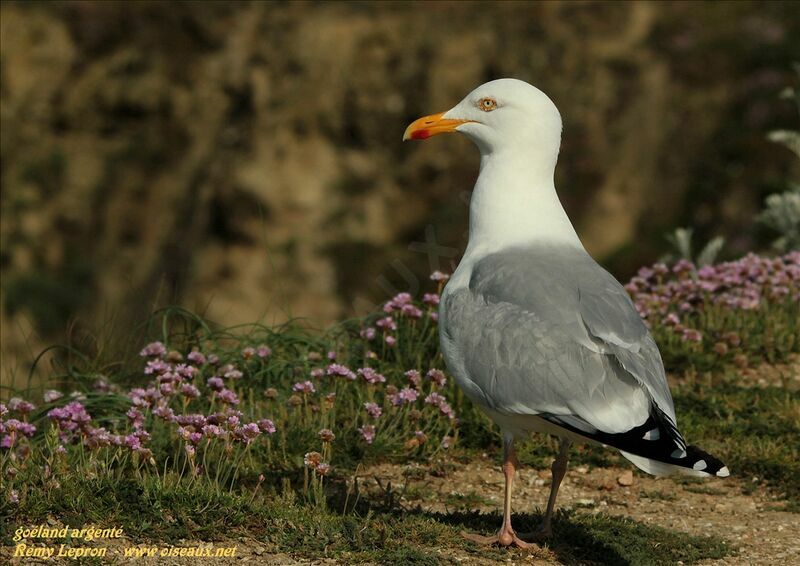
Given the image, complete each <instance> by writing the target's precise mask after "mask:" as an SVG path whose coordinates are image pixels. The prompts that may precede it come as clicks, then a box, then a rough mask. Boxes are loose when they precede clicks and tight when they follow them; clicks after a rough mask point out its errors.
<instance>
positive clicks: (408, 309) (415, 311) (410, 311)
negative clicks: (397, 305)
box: [400, 305, 422, 318]
mask: <svg viewBox="0 0 800 566" xmlns="http://www.w3.org/2000/svg"><path fill="white" fill-rule="evenodd" d="M400 314H402V315H403V316H407V317H409V318H422V311H421V310H420V309H419V308H418V307H416V306H414V305H403V308H401V309H400Z"/></svg>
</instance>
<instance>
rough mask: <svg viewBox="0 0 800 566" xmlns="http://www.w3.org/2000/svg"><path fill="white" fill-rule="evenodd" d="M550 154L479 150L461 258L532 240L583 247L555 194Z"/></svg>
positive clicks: (515, 245)
mask: <svg viewBox="0 0 800 566" xmlns="http://www.w3.org/2000/svg"><path fill="white" fill-rule="evenodd" d="M532 153H533V154H532ZM556 158H557V154H556V155H553V156H550V155H541V154H540V155H538V156H537V155H536V153H534V152H530V151H528V152H526V151H521V150H519V149H514V150H504V151H499V152H498V151H494V152H490V153H483V152H482V155H481V168H480V175H479V176H478V181H477V182H476V183H475V189H474V190H473V192H472V200H471V202H470V211H469V244H468V245H467V249H466V252H465V254H464V257H465V258H468V257H469V258H472V259H477V258H478V257H482V256H484V255H486V254H489V253H492V252H495V251H498V250H501V249H505V248H509V247H520V246H527V245H535V244H555V245H566V246H572V247H578V248H580V249H583V246H582V244H581V242H580V239H579V238H578V235H577V233H576V232H575V229H574V228H573V227H572V223H571V222H570V221H569V218H568V217H567V213H566V212H565V211H564V207H562V206H561V201H559V199H558V195H557V194H556V188H555V183H554V181H553V174H554V171H555V164H556Z"/></svg>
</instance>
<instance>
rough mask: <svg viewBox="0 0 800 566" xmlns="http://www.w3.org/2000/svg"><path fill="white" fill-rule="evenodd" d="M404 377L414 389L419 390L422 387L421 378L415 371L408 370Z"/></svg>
mask: <svg viewBox="0 0 800 566" xmlns="http://www.w3.org/2000/svg"><path fill="white" fill-rule="evenodd" d="M405 376H406V377H407V378H408V381H409V382H411V385H412V386H413V387H414V389H419V388H420V386H421V385H422V376H420V374H419V372H418V371H417V370H415V369H410V370H408V371H407V372H406V373H405Z"/></svg>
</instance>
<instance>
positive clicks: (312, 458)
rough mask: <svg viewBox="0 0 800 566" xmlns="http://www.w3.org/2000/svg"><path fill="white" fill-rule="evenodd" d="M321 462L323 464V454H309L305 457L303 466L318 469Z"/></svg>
mask: <svg viewBox="0 0 800 566" xmlns="http://www.w3.org/2000/svg"><path fill="white" fill-rule="evenodd" d="M320 462H322V454H320V453H319V452H307V453H306V455H305V456H303V464H305V466H306V467H307V468H316V467H317V466H318V465H319V464H320Z"/></svg>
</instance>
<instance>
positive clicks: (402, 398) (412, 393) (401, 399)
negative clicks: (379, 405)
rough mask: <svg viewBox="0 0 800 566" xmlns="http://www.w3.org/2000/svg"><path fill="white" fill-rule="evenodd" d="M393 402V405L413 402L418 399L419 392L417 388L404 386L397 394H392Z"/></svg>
mask: <svg viewBox="0 0 800 566" xmlns="http://www.w3.org/2000/svg"><path fill="white" fill-rule="evenodd" d="M390 397H391V399H390V400H391V402H392V404H393V405H402V404H403V403H413V402H415V401H416V400H417V397H418V394H417V390H416V389H411V388H410V387H404V388H403V389H401V390H400V392H399V393H397V394H396V395H391V396H390Z"/></svg>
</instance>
